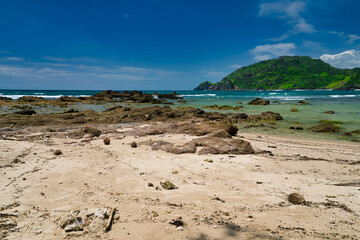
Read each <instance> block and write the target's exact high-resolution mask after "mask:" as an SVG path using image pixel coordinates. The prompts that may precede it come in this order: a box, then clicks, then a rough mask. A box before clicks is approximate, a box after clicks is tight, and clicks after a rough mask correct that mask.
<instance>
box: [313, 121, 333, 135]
mask: <svg viewBox="0 0 360 240" xmlns="http://www.w3.org/2000/svg"><path fill="white" fill-rule="evenodd" d="M310 129H311V130H312V131H313V132H323V133H336V132H339V130H340V127H339V126H337V125H335V124H333V123H320V124H318V125H316V126H313V127H311V128H310Z"/></svg>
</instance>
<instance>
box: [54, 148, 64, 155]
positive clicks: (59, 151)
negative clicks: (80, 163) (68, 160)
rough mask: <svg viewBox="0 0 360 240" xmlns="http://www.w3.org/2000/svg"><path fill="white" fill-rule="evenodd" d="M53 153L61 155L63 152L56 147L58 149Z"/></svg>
mask: <svg viewBox="0 0 360 240" xmlns="http://www.w3.org/2000/svg"><path fill="white" fill-rule="evenodd" d="M54 154H55V155H56V156H58V155H62V154H63V153H62V151H61V150H59V149H58V150H55V152H54Z"/></svg>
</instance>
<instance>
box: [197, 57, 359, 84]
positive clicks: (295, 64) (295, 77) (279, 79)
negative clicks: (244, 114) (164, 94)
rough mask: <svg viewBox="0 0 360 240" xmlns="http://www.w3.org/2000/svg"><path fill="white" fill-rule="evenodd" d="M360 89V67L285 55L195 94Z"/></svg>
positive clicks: (227, 77)
mask: <svg viewBox="0 0 360 240" xmlns="http://www.w3.org/2000/svg"><path fill="white" fill-rule="evenodd" d="M359 88H360V68H354V69H339V68H335V67H333V66H331V65H330V64H327V63H325V62H323V61H322V60H320V59H314V58H311V57H305V56H301V57H300V56H292V57H290V56H282V57H279V58H277V59H271V60H265V61H261V62H258V63H255V64H252V65H249V66H247V67H242V68H239V69H237V70H236V71H234V72H232V73H231V74H229V75H227V76H226V77H224V78H223V79H222V80H221V81H219V82H217V83H211V82H209V81H206V82H202V83H200V84H199V86H197V87H196V88H195V89H194V90H195V91H229V90H275V89H288V90H291V89H338V90H351V89H359Z"/></svg>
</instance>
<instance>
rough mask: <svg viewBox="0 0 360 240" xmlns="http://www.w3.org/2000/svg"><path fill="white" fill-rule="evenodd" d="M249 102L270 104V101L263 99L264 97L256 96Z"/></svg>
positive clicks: (252, 103)
mask: <svg viewBox="0 0 360 240" xmlns="http://www.w3.org/2000/svg"><path fill="white" fill-rule="evenodd" d="M247 104H249V105H269V104H270V101H269V100H263V99H262V98H255V99H253V100H251V101H250V102H248V103H247Z"/></svg>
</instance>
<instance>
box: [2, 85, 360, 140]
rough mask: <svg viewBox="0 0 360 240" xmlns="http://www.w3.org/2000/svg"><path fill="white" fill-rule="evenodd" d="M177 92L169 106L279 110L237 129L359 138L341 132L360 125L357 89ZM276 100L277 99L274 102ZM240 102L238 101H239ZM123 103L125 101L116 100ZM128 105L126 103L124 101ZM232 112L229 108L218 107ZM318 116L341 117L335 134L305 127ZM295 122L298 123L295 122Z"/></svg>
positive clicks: (52, 94) (12, 93)
mask: <svg viewBox="0 0 360 240" xmlns="http://www.w3.org/2000/svg"><path fill="white" fill-rule="evenodd" d="M97 92H101V91H100V90H99V91H93V90H92V91H86V90H81V91H77V90H66V91H63V90H0V97H1V96H3V97H11V98H13V99H17V98H19V97H21V96H24V95H26V96H29V95H30V96H40V97H44V98H59V97H60V96H75V97H79V96H90V95H93V94H95V93H97ZM143 92H145V93H153V92H155V91H143ZM156 92H159V93H170V92H173V90H169V91H156ZM177 93H178V94H179V95H181V96H183V97H184V98H185V99H186V100H187V101H188V102H187V103H179V102H177V101H175V100H174V101H173V102H174V103H175V105H172V107H178V106H179V107H185V106H194V107H196V108H202V107H203V106H207V105H214V104H217V105H219V106H220V105H230V106H237V105H242V106H244V108H242V109H241V110H240V111H239V112H244V113H246V114H259V113H261V112H264V111H273V112H278V113H280V114H281V115H282V116H283V117H284V120H282V121H277V122H276V125H275V126H272V125H268V124H266V123H265V127H258V128H244V126H245V125H247V124H239V128H240V132H253V133H265V134H276V135H286V136H289V135H290V136H295V137H306V138H320V139H338V140H339V139H341V140H355V141H356V140H360V135H359V134H353V136H343V135H342V133H343V132H346V131H352V130H356V129H360V91H358V90H351V91H332V90H293V91H213V92H206V91H179V90H177ZM257 97H260V98H263V99H267V100H270V101H271V104H270V105H266V106H254V105H247V104H246V103H247V102H248V101H250V100H252V99H254V98H257ZM300 100H302V101H305V102H308V103H309V105H303V106H298V105H295V104H296V103H297V102H298V101H300ZM274 101H278V102H277V103H273V102H274ZM239 102H241V104H240V103H239ZM113 105H114V104H113V103H110V104H107V105H106V106H98V105H93V106H88V105H87V106H84V105H81V104H80V105H77V106H71V107H73V108H78V109H79V110H82V109H93V110H96V111H102V110H104V109H105V108H107V107H109V106H113ZM117 105H124V104H117ZM127 105H128V104H127ZM131 106H134V107H136V106H139V107H143V106H149V105H146V104H132V105H131ZM291 108H297V109H298V110H299V112H290V109H291ZM328 110H334V111H335V114H324V112H325V111H328ZM37 111H39V112H49V111H55V112H62V111H64V108H51V109H49V107H47V108H43V109H42V108H41V107H39V109H37ZM6 112H8V111H7V110H6V109H5V108H2V109H0V113H2V114H3V113H6ZM221 112H232V111H221ZM319 120H332V121H341V122H342V124H339V126H340V127H341V131H340V132H339V133H336V134H327V133H313V132H311V130H309V129H308V128H309V127H311V126H314V125H316V124H317V122H318V121H319ZM295 122H298V123H295ZM290 126H302V127H303V128H304V130H303V131H299V130H291V129H289V127H290ZM274 127H275V128H274Z"/></svg>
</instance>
